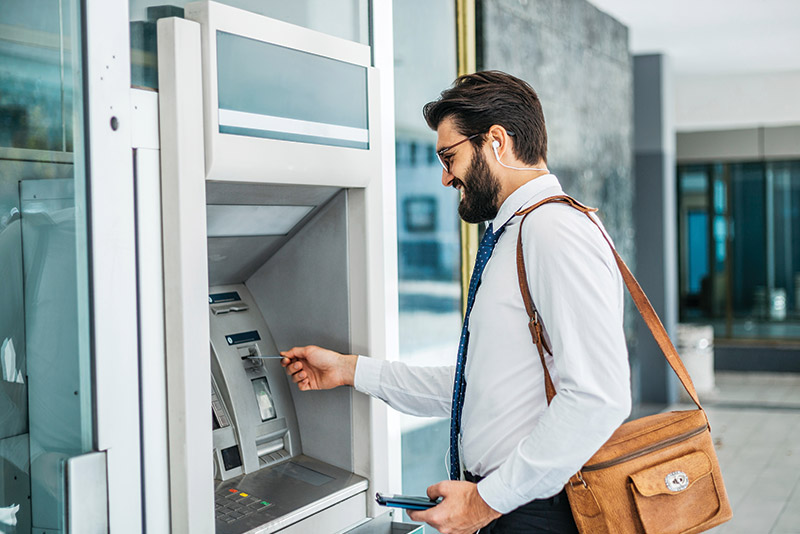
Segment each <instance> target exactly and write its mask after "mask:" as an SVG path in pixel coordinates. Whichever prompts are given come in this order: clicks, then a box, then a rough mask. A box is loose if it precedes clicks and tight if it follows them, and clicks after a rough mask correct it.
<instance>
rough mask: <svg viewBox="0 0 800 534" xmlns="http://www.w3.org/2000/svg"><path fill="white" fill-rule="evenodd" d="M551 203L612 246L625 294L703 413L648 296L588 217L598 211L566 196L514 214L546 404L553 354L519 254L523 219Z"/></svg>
mask: <svg viewBox="0 0 800 534" xmlns="http://www.w3.org/2000/svg"><path fill="white" fill-rule="evenodd" d="M553 202H557V203H561V204H566V205H568V206H571V207H572V208H574V209H576V210H578V211H580V212H581V213H583V214H584V215H586V216H587V217H588V218H589V220H590V221H592V223H593V224H594V225H595V226H597V228H598V230H600V233H601V234H602V235H603V239H605V240H606V243H608V246H609V247H611V251H612V252H613V253H614V259H615V260H616V262H617V267H618V268H619V271H620V273H621V274H622V279H623V280H624V281H625V286H626V287H627V288H628V292H630V294H631V297H633V302H634V304H636V309H638V310H639V313H640V314H641V316H642V318H643V319H644V322H645V323H646V324H647V328H648V329H649V330H650V332H651V333H652V334H653V337H654V338H655V340H656V343H658V346H659V348H660V349H661V352H662V354H663V355H664V357H665V358H666V359H667V363H669V365H670V367H672V370H673V371H675V374H676V375H678V379H679V380H680V381H681V384H682V385H683V387H684V388H685V389H686V392H687V393H689V396H690V397H691V399H692V401H694V403H695V404H696V405H697V407H698V408H699V409H701V410H702V409H703V408H702V406H700V399H699V398H698V397H697V391H696V390H695V388H694V384H693V383H692V379H691V378H690V377H689V372H688V371H687V370H686V367H685V366H684V365H683V362H682V361H681V358H680V356H679V355H678V351H677V350H675V346H674V345H673V344H672V341H671V340H670V339H669V335H668V334H667V330H666V329H665V328H664V325H663V324H662V323H661V320H660V319H659V318H658V314H657V313H656V311H655V309H653V305H652V304H651V303H650V300H649V299H648V298H647V295H645V293H644V291H643V290H642V287H641V286H640V285H639V282H637V281H636V278H635V277H634V276H633V273H631V270H630V269H629V268H628V266H627V265H626V264H625V261H624V260H623V259H622V257H621V256H620V255H619V253H618V252H617V250H616V249H615V248H614V245H613V244H612V243H611V240H610V239H609V238H608V236H607V235H606V233H605V232H604V231H603V229H602V228H601V226H600V224H599V223H598V222H597V220H596V219H595V218H594V217H592V216H591V215H590V213H591V212H593V211H597V208H590V207H587V206H584V205H583V204H581V203H580V202H578V201H577V200H575V199H574V198H572V197H569V196H567V195H558V196H553V197H548V198H546V199H544V200H542V201H540V202H537V203H536V204H534V205H533V206H530V207H528V208H526V209H524V210H520V211H518V212H517V213H516V214H515V215H519V216H522V220H521V221H520V225H519V236H518V237H517V276H518V277H519V287H520V292H521V293H522V300H523V301H524V302H525V309H526V311H527V312H528V318H529V322H528V328H529V329H530V331H531V337H532V338H533V342H534V343H535V344H536V347H537V349H538V351H539V358H540V359H541V361H542V367H543V368H544V375H545V393H546V394H547V403H548V404H550V401H552V400H553V397H554V396H555V388H554V387H553V380H552V378H551V377H550V371H549V370H548V369H547V366H546V365H545V360H544V351H545V350H546V351H547V352H548V353H550V354H552V351H551V349H550V347H549V346H548V344H547V342H546V336H545V335H544V331H543V327H542V322H541V320H540V318H539V312H538V311H537V310H536V307H535V305H534V304H533V298H532V297H531V291H530V287H529V286H528V276H527V273H526V271H525V258H524V255H523V253H522V224H523V223H524V222H525V219H526V218H527V217H528V215H530V214H531V212H533V211H534V210H535V209H536V208H538V207H540V206H542V205H544V204H549V203H553Z"/></svg>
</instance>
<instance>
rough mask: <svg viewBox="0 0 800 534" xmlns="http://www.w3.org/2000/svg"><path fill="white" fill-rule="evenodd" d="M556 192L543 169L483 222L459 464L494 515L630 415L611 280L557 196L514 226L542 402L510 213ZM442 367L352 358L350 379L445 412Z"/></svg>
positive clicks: (543, 493)
mask: <svg viewBox="0 0 800 534" xmlns="http://www.w3.org/2000/svg"><path fill="white" fill-rule="evenodd" d="M560 194H564V193H563V190H562V189H561V186H560V184H559V182H558V179H557V178H556V177H555V176H553V175H552V174H548V175H545V176H541V177H538V178H536V179H534V180H531V181H530V182H528V183H526V184H524V185H523V186H521V187H520V188H519V189H517V190H516V191H514V192H513V193H512V194H511V195H509V197H508V198H507V199H506V200H505V202H503V205H502V206H501V207H500V210H499V212H498V214H497V217H496V218H495V219H494V221H493V227H494V228H495V229H499V228H500V227H501V226H503V225H504V226H505V231H504V233H503V234H502V235H501V236H500V238H499V240H498V242H497V245H496V247H495V249H494V252H493V253H492V256H491V258H490V259H489V262H488V264H487V265H486V268H485V270H484V271H483V275H482V279H481V285H480V286H479V288H478V292H477V295H476V298H475V304H474V307H473V309H472V314H471V316H470V327H469V329H470V338H469V345H468V348H467V364H466V370H465V373H466V375H465V376H466V383H467V387H466V395H465V400H464V407H463V413H462V419H461V448H462V453H461V460H462V467H463V468H464V469H467V470H468V471H470V472H472V473H473V474H476V475H480V476H483V477H485V478H484V479H483V480H481V481H480V482H479V483H478V491H479V493H480V495H481V497H482V498H483V499H484V500H485V501H486V502H487V504H489V506H491V507H492V508H493V509H495V510H496V511H498V512H501V513H508V512H510V511H512V510H514V509H515V508H517V507H519V506H521V505H523V504H525V503H527V502H530V501H531V500H533V499H542V498H547V497H550V496H552V495H555V494H556V493H558V492H560V491H561V489H562V488H563V486H564V484H565V483H566V482H567V480H568V479H569V477H570V476H572V475H573V474H574V473H575V472H576V471H578V469H580V467H581V466H582V465H583V464H584V463H585V462H586V461H587V460H588V459H589V458H590V457H591V456H592V455H593V454H594V453H595V452H596V451H597V450H598V449H599V448H600V446H602V445H603V443H605V441H606V440H607V439H608V438H609V437H610V436H611V434H612V432H613V431H614V430H615V429H616V428H617V427H618V426H619V425H620V424H621V423H622V422H623V421H624V419H625V418H626V417H627V415H628V413H629V412H630V405H631V398H630V382H629V367H628V352H627V347H626V343H625V335H624V332H623V290H624V285H623V282H622V277H621V275H620V274H619V270H618V268H617V265H616V262H615V261H614V256H613V254H612V253H611V249H610V247H609V246H608V243H606V241H605V240H604V239H603V236H602V234H601V233H600V230H598V228H597V227H596V226H595V225H594V224H592V222H591V221H589V220H588V219H587V217H586V215H584V214H583V213H580V212H579V211H577V210H575V209H573V208H571V207H569V206H565V205H562V204H546V205H544V206H542V207H540V208H538V209H537V210H535V211H534V212H533V213H531V215H530V216H529V217H528V218H527V220H526V221H525V225H524V227H523V234H522V238H523V250H524V255H525V266H526V269H527V275H528V283H529V285H530V289H531V293H532V296H533V301H534V303H535V304H536V307H537V309H538V310H539V313H540V315H541V317H542V321H543V323H544V324H545V326H546V328H547V332H548V334H549V337H550V341H551V345H552V349H553V354H554V357H550V356H549V355H548V356H547V358H546V361H547V367H548V369H549V370H550V374H551V376H552V378H553V383H554V385H555V388H556V393H557V394H556V396H555V398H554V399H553V402H552V403H551V404H550V406H549V407H548V405H547V400H546V397H545V389H544V372H543V370H542V366H541V363H540V360H539V355H538V353H537V350H536V346H535V345H534V344H533V342H532V340H531V336H530V332H529V330H528V326H527V323H528V316H527V313H526V311H525V306H524V303H523V300H522V296H521V294H520V290H519V284H518V279H517V270H516V241H517V236H518V235H519V228H520V226H519V223H520V221H521V219H522V218H521V217H517V216H515V215H514V214H515V212H517V211H518V210H520V209H522V208H525V207H527V206H531V205H533V204H535V203H536V202H538V201H540V200H542V199H544V198H546V197H550V196H553V195H560ZM453 356H454V358H455V356H456V355H455V354H454V355H453ZM454 373H455V366H454V365H453V366H447V367H412V366H408V365H405V364H403V363H400V362H386V361H383V360H375V359H371V358H364V357H359V359H358V363H357V366H356V375H355V387H356V389H358V390H359V391H362V392H365V393H368V394H370V395H373V396H375V397H378V398H380V399H382V400H384V401H386V402H387V403H388V404H389V405H390V406H392V407H393V408H395V409H397V410H399V411H401V412H404V413H408V414H412V415H420V416H439V417H449V416H450V406H451V402H452V392H453V378H454Z"/></svg>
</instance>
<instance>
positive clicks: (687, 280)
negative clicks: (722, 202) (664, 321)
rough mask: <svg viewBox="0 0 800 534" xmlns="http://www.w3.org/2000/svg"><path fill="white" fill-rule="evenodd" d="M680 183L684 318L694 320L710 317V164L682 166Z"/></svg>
mask: <svg viewBox="0 0 800 534" xmlns="http://www.w3.org/2000/svg"><path fill="white" fill-rule="evenodd" d="M678 184H679V189H680V195H679V200H678V203H679V204H678V212H679V215H678V227H679V232H680V234H679V236H680V237H679V240H680V241H679V243H680V250H679V252H680V265H681V276H680V306H681V320H682V321H695V320H697V319H699V318H701V317H708V315H709V303H710V294H709V291H710V280H709V274H710V273H709V260H710V258H709V253H708V251H709V245H708V239H709V213H708V189H709V176H708V169H707V167H705V166H695V167H686V168H682V169H680V170H679V171H678Z"/></svg>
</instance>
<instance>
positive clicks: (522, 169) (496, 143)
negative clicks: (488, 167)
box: [492, 139, 548, 171]
mask: <svg viewBox="0 0 800 534" xmlns="http://www.w3.org/2000/svg"><path fill="white" fill-rule="evenodd" d="M498 148H500V141H498V140H497V139H495V140H494V141H492V150H494V157H495V158H496V159H497V163H499V164H500V165H502V166H503V167H505V168H506V169H513V170H515V171H546V170H548V169H539V168H537V167H512V166H511V165H506V164H505V163H503V162H502V161H500V154H498V153H497V149H498Z"/></svg>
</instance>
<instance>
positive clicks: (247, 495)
mask: <svg viewBox="0 0 800 534" xmlns="http://www.w3.org/2000/svg"><path fill="white" fill-rule="evenodd" d="M239 495H241V496H242V497H249V496H250V495H249V494H247V493H240V494H239Z"/></svg>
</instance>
